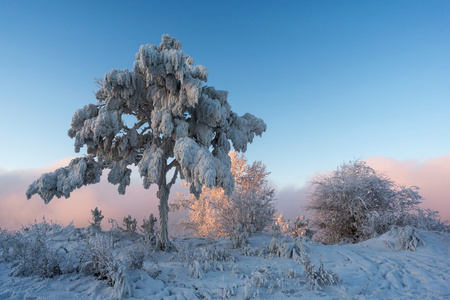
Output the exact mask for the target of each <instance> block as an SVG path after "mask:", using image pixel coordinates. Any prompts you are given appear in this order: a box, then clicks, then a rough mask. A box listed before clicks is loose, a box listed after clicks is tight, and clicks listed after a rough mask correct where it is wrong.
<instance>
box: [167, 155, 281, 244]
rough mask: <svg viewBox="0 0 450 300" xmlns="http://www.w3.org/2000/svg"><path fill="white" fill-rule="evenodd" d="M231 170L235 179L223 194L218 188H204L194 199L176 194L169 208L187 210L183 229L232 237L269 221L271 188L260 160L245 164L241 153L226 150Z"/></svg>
mask: <svg viewBox="0 0 450 300" xmlns="http://www.w3.org/2000/svg"><path fill="white" fill-rule="evenodd" d="M229 155H230V158H231V171H232V174H233V177H234V180H235V182H236V184H235V189H234V192H233V193H232V194H231V195H227V194H226V192H225V191H224V190H223V189H221V188H213V189H208V188H204V189H203V192H202V194H201V195H200V197H199V199H198V200H197V199H196V198H195V197H193V196H186V195H184V194H179V195H178V198H177V199H176V200H175V203H173V204H171V205H170V206H171V209H172V211H179V210H187V211H188V219H187V220H184V221H182V222H181V225H182V226H183V228H184V229H187V230H190V231H192V232H193V234H194V235H195V236H200V237H213V238H215V237H232V236H233V237H236V230H239V231H240V232H239V236H240V233H242V232H244V231H245V232H247V233H248V234H251V233H253V232H257V231H262V230H263V229H265V228H266V227H267V226H269V225H270V224H271V223H272V220H273V216H274V213H275V207H274V202H273V201H274V194H275V192H274V190H273V189H271V188H269V187H268V186H267V176H268V175H269V172H267V171H266V166H265V165H264V164H263V163H262V162H254V163H253V164H252V165H249V164H247V160H246V158H245V157H244V155H241V156H239V155H238V154H237V153H236V152H234V151H231V152H230V153H229Z"/></svg>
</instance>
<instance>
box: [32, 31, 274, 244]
mask: <svg viewBox="0 0 450 300" xmlns="http://www.w3.org/2000/svg"><path fill="white" fill-rule="evenodd" d="M207 78H208V70H207V69H206V68H205V67H203V66H198V65H197V66H195V65H194V60H193V58H192V57H190V56H189V55H187V54H185V53H184V51H182V50H181V43H180V42H179V41H178V40H176V39H175V38H173V37H170V36H169V35H167V34H164V35H163V36H162V42H161V44H160V45H159V46H157V45H150V44H147V45H143V46H141V47H140V48H139V52H138V53H137V54H136V60H135V62H134V64H133V68H132V70H128V69H125V70H118V69H113V70H111V71H109V72H108V73H106V74H105V77H104V79H103V80H100V81H98V83H100V84H101V86H100V88H99V90H98V91H97V92H96V93H95V97H96V99H97V100H98V103H97V104H88V105H86V106H84V107H83V108H81V109H79V110H77V111H76V112H75V114H74V115H73V118H72V123H71V128H70V129H69V132H68V134H69V136H70V137H71V138H73V139H74V140H75V152H80V150H81V148H82V147H84V146H86V150H87V154H88V156H87V157H84V158H77V159H75V160H73V161H72V162H71V163H70V165H69V166H67V167H64V168H60V169H58V170H56V171H55V172H52V173H48V174H44V175H42V176H41V177H40V178H39V179H38V180H36V181H35V182H34V183H32V184H31V185H30V187H29V189H28V191H27V197H28V199H30V198H31V196H32V195H34V194H39V195H40V196H41V197H42V198H43V199H44V201H45V202H46V203H48V202H49V201H50V200H51V199H52V198H53V197H54V196H56V197H58V198H60V197H62V196H64V197H66V198H68V197H69V196H70V192H72V191H73V190H74V189H76V188H80V187H81V186H83V185H87V184H92V183H96V182H98V181H99V180H100V175H101V173H102V170H103V169H110V171H109V174H108V181H109V182H110V183H112V184H115V185H118V190H119V193H120V194H125V191H126V187H127V186H128V185H129V184H130V174H131V169H130V168H128V166H130V165H135V166H138V168H139V173H140V175H141V177H142V178H143V185H144V187H145V188H149V187H150V185H151V184H157V185H158V188H159V191H158V198H159V199H160V206H159V209H160V218H159V219H160V229H161V230H160V236H159V241H160V243H159V244H160V245H161V247H162V248H163V249H165V248H166V247H167V245H168V234H167V222H168V221H167V220H168V204H167V201H168V196H169V193H170V188H171V186H172V185H173V184H174V182H175V180H176V178H177V176H178V174H180V176H181V178H182V179H186V181H188V182H189V183H191V192H192V193H193V194H194V195H196V196H197V197H198V195H200V193H201V191H202V186H206V187H208V188H212V187H214V186H219V187H221V188H223V189H224V190H225V191H226V192H227V193H231V192H232V191H233V188H234V180H233V175H232V173H231V172H230V167H231V162H230V158H229V157H228V155H227V154H228V152H229V151H230V148H231V144H230V141H231V143H232V144H233V147H234V149H235V150H236V151H245V150H246V149H247V144H248V143H251V142H252V141H253V138H254V136H255V135H259V136H260V135H261V134H262V133H263V132H264V131H265V130H266V124H265V123H264V122H263V120H262V119H259V118H257V117H255V116H253V115H251V114H248V113H246V114H244V115H243V116H238V115H237V114H236V113H235V112H233V111H232V110H231V106H230V105H229V104H228V100H227V97H228V92H227V91H221V90H216V89H215V88H214V87H209V86H205V85H204V83H205V82H206V81H207ZM124 117H126V118H124ZM130 119H134V120H135V122H134V123H133V122H131V123H132V124H129V122H130V121H129V120H130ZM124 120H126V121H124ZM170 170H172V171H173V170H174V173H173V177H172V179H167V176H168V173H169V171H170Z"/></svg>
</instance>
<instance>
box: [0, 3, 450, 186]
mask: <svg viewBox="0 0 450 300" xmlns="http://www.w3.org/2000/svg"><path fill="white" fill-rule="evenodd" d="M163 33H168V34H170V35H172V36H174V37H176V38H178V39H179V40H180V41H181V42H182V44H183V50H184V51H185V52H186V53H187V54H189V55H191V56H192V57H193V58H194V59H195V63H196V64H202V65H204V66H205V67H207V68H208V70H209V74H210V75H209V81H208V83H207V84H208V85H212V86H215V87H216V88H218V89H225V90H228V91H229V93H230V94H229V98H228V100H229V103H230V104H231V106H232V108H233V110H234V111H236V112H237V113H239V114H244V113H246V112H250V113H252V114H254V115H256V116H258V117H261V118H263V119H264V120H265V122H266V123H267V126H268V127H267V128H268V129H267V132H266V133H265V134H263V136H262V138H256V139H255V141H254V143H253V144H252V145H250V146H249V148H248V151H247V153H246V155H247V157H248V159H249V160H250V161H253V160H261V161H263V162H264V163H265V164H266V165H267V168H268V170H269V171H271V172H272V174H271V180H272V182H273V184H274V185H276V186H277V187H286V186H294V187H302V186H303V185H304V184H305V182H307V181H308V180H310V179H311V176H313V175H314V174H315V173H318V172H323V171H325V170H332V169H335V168H336V167H337V166H338V165H339V164H341V163H342V162H343V161H348V160H352V159H354V158H363V159H365V158H367V157H377V156H382V157H388V158H392V159H395V160H416V161H426V160H428V159H430V158H435V157H440V156H443V155H447V154H449V153H450V139H449V137H450V55H449V53H450V38H449V37H450V2H449V1H5V0H0V40H1V42H0V66H1V72H0V87H1V93H0V101H1V105H2V109H1V110H0V128H1V129H0V133H1V140H2V146H1V147H0V168H1V169H4V170H6V171H12V170H17V169H29V168H43V167H45V166H47V165H49V164H52V163H54V162H56V161H58V160H60V159H62V158H65V157H68V156H73V155H75V154H74V152H73V140H71V139H70V138H69V137H68V136H67V130H68V128H69V126H70V121H71V118H72V115H73V113H74V112H75V110H76V109H78V108H81V107H82V106H84V105H85V104H87V103H90V102H93V103H95V99H94V96H93V94H92V91H94V90H96V86H95V84H94V83H93V78H94V77H103V75H104V74H105V73H106V72H107V71H109V70H110V69H112V68H120V69H123V68H129V69H131V68H132V64H133V61H134V59H135V58H134V55H135V53H136V52H137V51H138V49H139V46H140V45H142V44H147V43H150V44H159V43H160V38H161V35H162V34H163Z"/></svg>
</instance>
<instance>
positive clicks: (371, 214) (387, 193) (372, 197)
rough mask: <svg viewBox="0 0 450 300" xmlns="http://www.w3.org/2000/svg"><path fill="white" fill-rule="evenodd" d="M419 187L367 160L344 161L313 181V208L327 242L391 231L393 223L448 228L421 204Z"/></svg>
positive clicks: (366, 237)
mask: <svg viewBox="0 0 450 300" xmlns="http://www.w3.org/2000/svg"><path fill="white" fill-rule="evenodd" d="M421 198H422V197H421V196H420V195H419V193H418V188H417V187H410V188H405V187H404V186H400V185H398V184H396V183H395V182H393V181H392V180H391V179H389V178H388V177H387V176H385V175H382V174H380V173H378V172H376V171H375V170H374V169H372V168H370V167H369V166H367V165H366V163H365V162H364V161H354V162H350V163H348V164H345V163H344V164H343V165H341V166H340V167H338V169H337V170H336V171H334V172H332V173H331V174H330V175H328V176H322V177H318V178H316V179H314V180H313V182H312V192H311V193H310V206H309V209H311V210H312V211H313V224H314V225H315V226H317V227H318V228H319V232H318V233H319V234H318V237H319V239H320V240H321V241H322V242H323V243H329V244H333V243H338V242H340V241H341V240H342V239H347V240H353V241H354V242H358V241H362V240H366V239H368V238H372V237H374V236H377V235H380V234H383V233H385V232H387V231H388V230H389V229H390V228H391V227H392V226H394V225H397V226H407V225H410V226H418V227H421V228H426V229H431V230H436V229H439V228H444V227H445V224H443V223H442V222H441V221H440V220H439V219H438V217H437V215H436V214H430V213H428V214H427V215H425V214H424V212H423V211H422V210H421V209H420V208H419V207H418V204H419V203H420V199H421Z"/></svg>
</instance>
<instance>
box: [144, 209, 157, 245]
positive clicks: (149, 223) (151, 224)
mask: <svg viewBox="0 0 450 300" xmlns="http://www.w3.org/2000/svg"><path fill="white" fill-rule="evenodd" d="M157 220H158V219H156V218H155V217H154V216H153V214H150V217H148V220H147V219H145V218H144V220H143V222H144V224H143V225H142V226H141V227H142V229H141V231H142V232H143V233H144V234H145V235H146V236H147V237H148V238H150V239H151V238H152V237H154V236H155V232H156V221H157Z"/></svg>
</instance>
